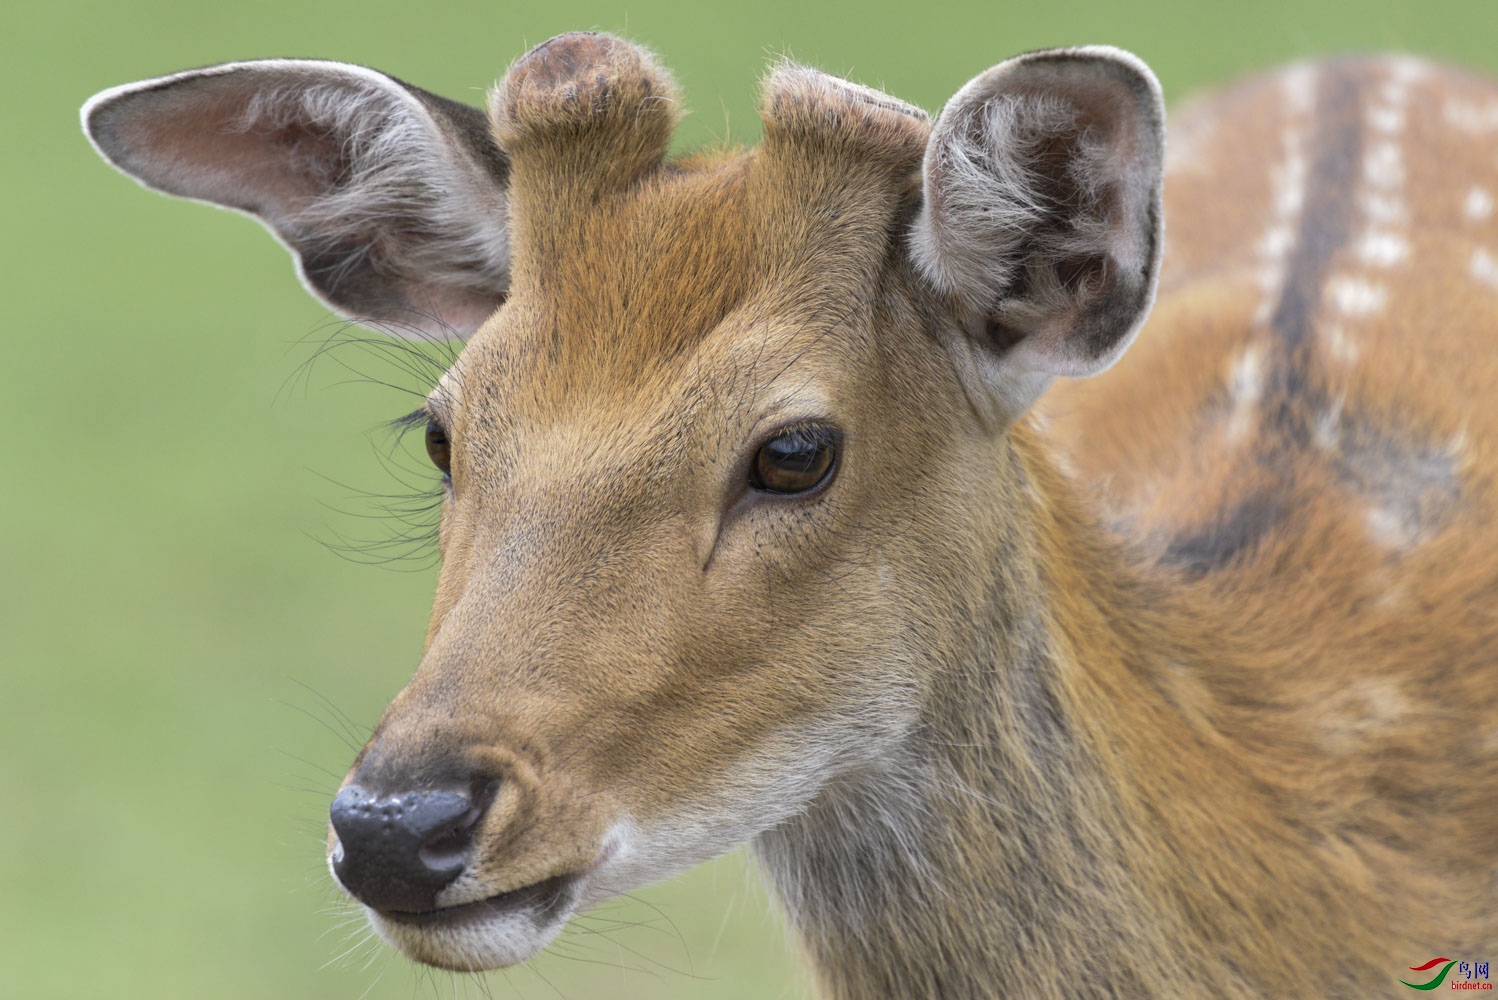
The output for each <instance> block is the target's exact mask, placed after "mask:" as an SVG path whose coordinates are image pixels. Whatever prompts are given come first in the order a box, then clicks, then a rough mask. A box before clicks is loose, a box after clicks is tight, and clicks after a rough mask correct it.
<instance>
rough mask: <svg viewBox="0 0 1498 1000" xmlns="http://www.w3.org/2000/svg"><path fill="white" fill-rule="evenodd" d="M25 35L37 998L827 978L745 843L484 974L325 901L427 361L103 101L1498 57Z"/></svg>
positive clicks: (930, 86)
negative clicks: (136, 170) (92, 140)
mask: <svg viewBox="0 0 1498 1000" xmlns="http://www.w3.org/2000/svg"><path fill="white" fill-rule="evenodd" d="M0 26H3V30H0V56H3V58H0V74H4V79H3V88H0V93H3V95H4V96H3V100H4V106H5V114H4V118H3V124H4V127H5V129H6V132H7V136H6V140H5V142H4V143H3V146H0V170H3V178H4V192H5V196H4V199H3V204H0V212H3V218H4V235H5V239H4V244H3V249H0V254H3V258H0V260H3V267H0V282H3V283H4V296H3V302H4V303H5V312H6V314H7V318H6V326H7V329H6V331H5V345H4V349H3V351H0V375H3V380H4V381H3V391H0V414H3V416H4V418H5V420H4V426H5V427H7V428H9V430H8V432H7V433H6V434H5V435H3V437H0V442H3V444H0V448H3V453H0V459H3V460H0V524H3V526H4V527H3V529H0V567H3V572H0V670H3V672H4V674H3V678H4V685H3V688H0V765H3V766H0V997H6V998H10V997H16V998H32V997H152V998H162V997H216V998H217V997H222V998H232V997H272V996H274V997H284V998H288V1000H289V998H298V997H351V998H352V997H369V998H379V997H446V996H492V997H496V998H497V997H511V996H518V997H552V996H566V997H572V998H577V997H583V998H590V997H600V998H601V997H663V998H664V997H695V998H728V997H800V996H805V995H808V993H809V991H808V989H807V987H806V985H805V980H804V977H803V976H802V975H801V974H800V971H799V969H798V964H797V958H796V955H795V951H794V947H793V945H792V944H791V943H790V942H789V940H788V938H787V936H786V934H785V932H784V930H783V929H782V927H781V925H780V923H779V921H778V918H777V917H776V916H775V914H774V909H773V906H772V904H771V902H770V901H769V900H768V899H767V897H766V895H765V893H764V891H763V890H762V889H761V888H760V887H759V884H758V881H757V879H756V877H755V875H754V873H753V871H752V870H751V869H750V866H749V865H748V864H747V863H746V862H745V861H744V860H743V859H741V858H739V857H733V858H729V859H726V860H724V861H720V862H718V863H716V864H714V865H709V866H706V867H704V868H702V869H699V870H697V871H696V872H694V873H692V874H691V875H689V876H687V877H685V878H683V879H680V880H677V881H676V882H673V883H671V884H668V885H665V886H658V887H655V888H651V889H647V890H644V891H642V892H640V893H638V894H637V896H636V898H635V899H634V900H631V901H627V902H625V903H622V904H620V905H618V906H614V907H610V908H605V909H604V910H602V911H599V913H598V914H597V915H595V916H593V917H590V918H587V919H585V920H583V921H580V922H579V925H578V926H577V927H576V928H575V929H574V930H573V931H570V932H569V934H568V935H567V936H566V937H564V938H563V940H562V942H561V943H560V944H559V945H558V946H557V947H555V948H554V949H553V953H550V954H548V955H546V956H545V957H543V958H542V959H541V960H539V961H538V962H536V963H534V965H533V967H531V968H524V969H516V970H510V971H509V972H508V973H496V974H493V975H491V976H488V977H486V978H484V979H477V978H472V977H452V976H448V975H446V974H438V973H431V972H427V971H417V970H415V969H414V968H413V967H411V966H409V965H408V964H406V963H405V962H403V961H401V960H399V959H397V958H396V957H395V956H393V955H392V954H388V953H386V952H385V951H384V950H383V949H381V948H379V947H376V946H375V945H373V944H371V943H369V942H368V940H367V936H366V935H365V934H364V933H363V931H362V930H361V929H360V928H361V924H360V921H359V920H358V918H357V915H356V914H354V913H352V911H351V910H350V909H349V908H348V907H347V906H345V905H343V904H340V903H339V902H338V896H337V893H336V892H335V891H334V890H333V889H332V888H331V886H330V885H329V880H328V877H327V875H326V873H325V871H324V868H323V864H322V828H323V822H324V818H325V816H326V809H327V802H328V797H329V794H330V792H331V790H332V789H333V788H334V787H335V786H336V784H337V781H338V777H339V775H340V774H341V773H342V771H343V769H344V767H345V766H346V765H347V763H348V761H349V759H350V758H351V756H352V754H353V749H352V747H351V744H357V742H358V741H359V739H360V737H361V736H362V733H363V732H365V731H367V729H368V727H369V726H370V725H371V724H372V723H373V722H374V721H375V719H376V718H377V717H378V714H379V711H380V709H381V708H382V707H383V705H384V703H385V701H386V700H387V699H388V698H389V697H390V696H391V695H393V694H394V693H395V691H396V690H397V689H398V688H399V687H400V685H401V684H402V683H403V682H404V680H405V679H406V677H407V676H408V675H409V673H410V671H411V670H412V669H413V667H414V665H415V663H416V659H417V656H418V654H419V651H420V645H421V639H422V633H423V629H424V626H425V616H426V611H427V602H428V600H429V595H430V591H431V588H432V585H433V580H434V572H433V571H432V569H431V568H430V566H429V562H430V560H425V561H423V560H422V559H420V558H418V559H417V560H415V561H413V562H406V563H401V564H397V565H395V566H394V567H390V568H379V567H370V566H366V565H361V564H359V563H358V562H357V561H350V560H347V559H343V558H340V557H339V556H338V555H337V554H336V553H335V552H333V551H330V549H329V547H327V546H326V545H324V544H321V542H323V541H328V540H336V539H338V538H340V537H345V536H356V537H364V538H372V539H376V540H378V539H381V538H388V537H390V536H391V535H392V534H394V533H396V532H398V531H399V530H401V529H402V526H401V525H400V524H398V523H396V524H388V523H386V522H385V521H383V520H381V519H379V518H376V519H373V520H371V519H369V518H368V517H366V516H365V515H369V514H372V513H377V511H378V508H379V506H380V503H379V502H378V501H377V500H374V499H371V498H370V497H369V496H365V495H361V493H360V492H359V491H361V490H362V491H368V492H369V493H374V494H384V493H399V492H402V491H403V490H405V489H406V488H407V487H406V486H403V485H402V482H403V481H409V480H410V479H411V478H412V476H411V474H409V473H401V472H400V468H402V467H406V468H416V469H419V468H420V462H419V461H410V460H407V459H404V458H401V455H402V454H403V453H402V452H401V451H399V450H397V451H396V452H395V455H396V459H395V465H396V466H397V468H396V469H395V470H394V471H392V470H391V469H390V468H389V465H390V462H389V460H388V459H387V458H385V457H384V456H386V455H388V454H389V450H390V449H391V448H392V447H396V446H395V445H393V444H392V442H391V440H390V439H389V438H388V437H386V436H383V435H382V434H381V433H379V432H375V433H371V428H375V427H377V426H378V425H379V424H381V422H383V421H385V420H388V419H389V418H392V417H395V416H398V415H400V414H402V413H405V412H406V411H408V410H410V409H411V408H412V407H413V406H414V403H413V401H412V397H411V396H410V395H408V390H422V389H424V388H425V386H424V385H423V384H422V379H423V377H424V376H423V375H422V374H421V373H420V372H418V373H416V374H414V375H413V374H412V373H410V372H407V371H404V370H402V368H401V367H400V366H399V365H395V364H392V363H390V361H389V360H388V359H385V358H382V357H381V356H380V353H379V352H378V351H377V350H370V349H365V348H359V347H357V346H344V347H338V348H336V349H334V350H332V351H330V352H328V353H327V354H326V355H325V356H323V357H321V358H317V357H316V355H317V348H318V345H320V344H322V343H323V342H324V341H325V339H326V338H327V337H328V335H329V334H330V333H333V332H334V331H335V330H336V329H337V327H336V325H335V324H331V323H330V322H329V317H328V315H327V313H326V312H325V311H324V310H323V309H321V308H320V307H319V306H318V305H317V304H316V303H314V302H313V301H312V300H311V299H309V298H307V297H306V296H305V295H304V294H303V293H302V292H301V290H300V289H299V288H298V287H297V285H296V283H295V281H294V279H293V276H292V271H291V265H290V263H289V261H288V259H287V258H286V256H285V254H284V253H283V251H282V250H281V249H280V248H279V247H278V246H276V245H275V243H274V242H273V241H272V240H270V239H269V238H268V237H267V236H266V235H265V233H264V232H262V231H261V230H260V229H259V228H258V227H257V226H255V225H254V224H252V223H250V222H248V221H245V220H243V219H240V218H236V217H234V216H231V215H227V214H223V213H216V212H211V211H208V210H206V209H204V208H202V207H200V206H196V205H191V204H186V203H180V202H172V201H169V200H167V199H163V198H160V197H158V196H155V195H152V194H149V193H147V192H145V191H142V190H140V189H139V188H137V187H136V186H135V185H133V184H131V183H130V182H129V181H127V180H125V179H124V178H122V177H120V176H118V175H117V174H115V173H114V172H112V171H111V170H109V169H108V168H106V167H105V166H104V165H103V163H101V162H99V161H98V160H97V159H96V158H95V157H94V155H93V154H92V152H91V151H90V150H89V148H88V145H87V144H86V143H85V142H84V140H83V138H82V137H81V136H80V135H79V133H78V128H77V125H76V121H77V110H78V106H79V105H80V104H81V103H82V102H83V101H84V100H85V99H86V98H87V97H88V96H89V95H90V94H92V93H93V92H95V91H97V90H100V89H102V88H104V87H108V86H112V85H114V84H118V83H123V82H126V81H130V80H136V79H140V78H143V77H148V76H155V75H158V74H162V73H166V72H170V71H173V70H177V69H182V68H186V67H190V66H198V65H203V64H206V63H213V62H219V61H223V60H231V59H245V58H252V57H257V56H276V55H281V56H313V57H322V58H330V59H342V60H348V61H352V62H358V63H365V64H368V65H372V66H375V67H378V68H381V69H384V70H386V71H388V72H391V73H394V74H395V75H397V76H400V77H402V78H404V79H407V80H410V81H412V82H413V83H418V84H420V85H422V86H424V87H426V88H428V89H431V90H435V91H437V92H439V93H442V94H446V95H448V96H451V97H455V98H458V99H465V100H467V101H469V102H470V103H474V104H481V103H482V100H483V92H484V88H485V87H486V86H487V85H488V84H490V83H491V82H492V81H493V80H494V79H495V78H496V76H497V75H498V74H499V73H501V72H502V70H503V69H504V67H505V65H506V64H507V63H508V62H509V61H510V60H511V59H513V58H514V57H515V56H517V55H519V54H520V53H521V52H522V51H524V50H525V48H526V47H528V46H529V45H532V44H535V43H536V42H539V41H542V40H544V39H546V38H548V37H550V36H551V35H553V34H556V33H558V32H561V31H564V30H569V29H576V28H601V29H607V30H614V31H619V32H622V33H625V34H627V35H629V36H630V37H632V38H634V39H636V40H638V41H641V42H644V43H645V44H647V45H649V46H651V47H653V48H654V49H655V50H656V51H657V52H659V53H661V54H662V56H663V57H664V58H665V60H666V61H667V63H668V64H669V65H671V66H672V67H674V69H675V71H676V73H677V75H678V78H679V79H680V81H681V83H682V84H683V86H684V87H685V89H686V91H687V95H688V100H689V103H690V106H691V107H693V108H694V109H695V111H694V113H693V114H692V115H691V116H690V117H689V118H688V119H687V120H686V123H685V125H684V126H683V128H682V130H681V132H680V134H679V145H682V146H687V145H695V144H698V143H702V142H708V141H713V140H716V139H721V138H723V137H724V136H729V137H731V138H732V139H733V140H735V141H740V142H752V141H753V140H754V139H755V138H756V137H757V135H758V132H759V125H758V121H757V119H756V117H755V115H754V111H753V108H754V95H755V89H756V88H755V81H756V79H757V77H758V75H759V74H760V72H761V71H762V69H763V67H764V65H765V63H766V61H767V59H769V58H771V57H772V56H774V55H776V54H779V53H782V52H788V53H790V54H792V55H793V56H794V57H796V58H797V59H800V60H802V61H804V62H809V63H812V64H815V65H817V66H820V67H822V68H824V69H827V70H831V71H834V72H837V73H840V74H844V75H847V76H850V77H851V78H853V79H855V80H858V81H860V82H863V83H867V84H871V85H874V86H879V87H883V88H885V89H887V90H889V91H891V92H892V93H895V94H897V95H899V96H901V97H903V98H906V99H907V100H911V101H914V102H916V103H918V104H922V105H924V106H925V107H927V108H930V109H933V110H934V109H936V108H938V107H940V105H941V104H942V102H943V101H944V100H945V99H946V97H947V96H948V95H949V94H951V93H952V92H953V91H954V90H956V89H957V88H958V87H959V86H960V85H961V84H962V83H963V82H964V81H965V80H966V79H968V78H969V77H970V76H972V75H973V74H975V73H977V72H979V71H980V70H982V69H984V68H986V67H988V66H989V65H991V64H993V63H994V62H997V61H998V60H1000V59H1002V58H1004V57H1005V56H1007V55H1009V54H1011V53H1014V52H1017V51H1020V50H1023V49H1030V48H1036V47H1041V46H1048V45H1063V44H1077V43H1085V42H1106V43H1111V44H1115V45H1121V46H1124V47H1127V48H1130V49H1133V50H1134V51H1136V52H1138V53H1139V54H1140V55H1142V56H1143V57H1144V58H1145V59H1146V60H1148V61H1149V62H1150V63H1151V64H1153V66H1154V67H1155V69H1156V71H1157V72H1158V73H1159V75H1160V77H1161V79H1162V80H1163V82H1164V85H1165V90H1166V93H1167V95H1168V96H1169V97H1171V98H1172V99H1175V98H1178V97H1180V96H1181V95H1183V94H1186V93H1188V92H1191V91H1194V90H1197V89H1200V88H1202V87H1205V86H1208V85H1211V84H1214V83H1219V82H1222V81H1225V80H1228V79H1230V78H1232V77H1234V76H1236V75H1239V74H1241V73H1243V72H1245V71H1248V70H1251V69H1254V68H1259V67H1267V66H1270V65H1273V64H1275V63H1278V62H1281V61H1284V60H1287V59H1291V58H1296V57H1301V56H1306V55H1311V54H1316V53H1326V52H1336V51H1347V50H1368V49H1407V50H1412V51H1415V52H1420V53H1424V54H1428V55H1433V56H1438V57H1444V58H1449V59H1453V60H1456V61H1459V62H1463V63H1466V64H1468V65H1470V66H1474V67H1481V68H1486V69H1489V70H1492V69H1494V68H1498V46H1495V44H1494V43H1495V40H1498V7H1495V5H1494V3H1493V0H1470V2H1442V0H1427V2H1420V3H1392V2H1378V0H1366V2H1363V3H1359V4H1356V5H1346V6H1337V7H1331V6H1318V5H1316V4H1312V3H1306V2H1272V3H1257V4H1248V3H1241V2H1240V3H1234V4H1222V5H1208V4H1204V3H1170V2H1160V0H1150V2H1140V3H1132V4H1131V3H1123V2H1076V0H1073V2H1064V3H1051V4H1038V3H1033V2H1032V3H1022V4H1021V3H1014V4H1004V3H1000V2H997V0H987V2H982V3H970V4H966V5H959V4H942V3H938V2H934V0H932V2H925V3H920V4H907V3H894V2H890V0H864V2H862V3H859V4H857V5H850V6H846V7H844V6H834V5H818V4H816V3H812V2H810V0H789V2H788V0H769V2H761V3H754V4H750V3H743V4H739V5H736V6H734V7H724V8H714V7H711V6H709V5H707V4H697V5H688V6H681V7H673V6H671V5H669V4H667V3H665V2H662V0H614V2H577V0H553V2H550V3H546V4H535V5H527V6H523V5H517V4H509V5H506V4H494V5H479V4H455V3H446V2H438V3H434V4H431V5H414V4H409V3H402V4H396V3H392V2H389V0H359V2H352V0H339V2H326V3H324V2H311V0H302V2H296V3H292V2H287V0H262V2H260V3H254V4H250V3H245V4H233V5H230V4H210V3H202V2H194V3H189V2H183V0H133V2H129V3H120V2H112V3H104V2H86V3H83V2H76V0H63V2H58V3H37V2H34V0H21V2H20V3H19V5H18V4H17V3H16V0H11V2H10V3H9V4H7V5H6V10H5V13H4V14H3V15H0ZM381 383H393V385H384V384H381ZM408 444H409V442H408ZM417 446H418V447H419V443H417ZM423 476H424V474H420V473H418V474H417V475H416V478H417V479H421V478H422V477H423ZM340 484H343V485H340ZM417 485H425V484H424V483H418V484H417ZM392 569H393V570H402V569H404V570H409V572H399V571H392ZM345 717H346V718H347V719H348V720H351V721H349V722H345V721H343V720H344V718H345Z"/></svg>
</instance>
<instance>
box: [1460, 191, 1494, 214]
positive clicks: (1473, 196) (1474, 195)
mask: <svg viewBox="0 0 1498 1000" xmlns="http://www.w3.org/2000/svg"><path fill="white" fill-rule="evenodd" d="M1462 211H1463V212H1465V213H1466V215H1467V218H1469V219H1471V220H1472V221H1473V222H1482V221H1483V220H1484V219H1486V218H1487V217H1488V216H1490V215H1492V214H1493V196H1492V195H1491V194H1489V193H1488V192H1487V189H1486V188H1480V187H1477V186H1475V185H1474V186H1473V188H1472V189H1471V190H1470V191H1468V192H1467V199H1466V200H1465V201H1463V202H1462Z"/></svg>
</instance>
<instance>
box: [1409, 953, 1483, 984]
mask: <svg viewBox="0 0 1498 1000" xmlns="http://www.w3.org/2000/svg"><path fill="white" fill-rule="evenodd" d="M1442 962H1445V963H1446V964H1445V965H1441V963H1442ZM1488 964H1489V963H1488V961H1487V960H1486V959H1484V960H1483V961H1481V962H1479V961H1477V960H1475V959H1474V960H1472V961H1470V962H1458V961H1457V960H1456V959H1453V958H1433V959H1431V960H1430V961H1429V962H1426V963H1425V964H1424V965H1412V966H1410V971H1411V972H1429V971H1430V970H1431V969H1434V968H1435V967H1436V966H1438V965H1441V971H1440V972H1437V973H1436V975H1435V978H1434V979H1432V980H1431V981H1430V982H1428V983H1411V982H1406V981H1405V980H1403V979H1401V980H1400V982H1401V983H1404V985H1406V986H1408V987H1409V988H1410V989H1412V990H1433V989H1435V988H1436V987H1438V986H1440V985H1441V983H1443V982H1445V980H1446V974H1447V973H1449V972H1450V971H1451V967H1452V966H1456V975H1455V976H1453V977H1452V978H1451V988H1452V989H1454V990H1491V989H1492V988H1493V981H1492V980H1491V979H1489V978H1488Z"/></svg>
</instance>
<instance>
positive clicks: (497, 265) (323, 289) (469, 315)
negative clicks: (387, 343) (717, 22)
mask: <svg viewBox="0 0 1498 1000" xmlns="http://www.w3.org/2000/svg"><path fill="white" fill-rule="evenodd" d="M83 125H84V131H85V132H86V133H87V134H88V136H89V138H90V140H91V141H92V142H93V143H94V146H95V148H96V149H97V150H98V151H99V153H100V154H101V155H102V156H103V157H104V158H105V159H106V160H108V161H109V162H110V163H111V164H113V165H114V166H115V167H117V168H119V169H120V170H121V171H123V172H124V173H126V174H128V175H130V176H131V177H134V178H135V179H136V180H138V181H139V182H141V183H142V184H144V185H145V186H147V187H150V188H152V189H155V190H158V191H162V192H164V193H166V194H171V195H176V196H179V197H184V198H192V199H195V200H198V201H203V202H207V203H209V204H213V205H217V206H220V207H224V208H231V209H235V210H238V211H241V212H245V213H247V214H249V215H251V216H253V217H254V218H256V219H257V220H259V221H260V222H262V223H263V224H264V225H265V226H266V227H267V228H269V229H270V230H271V232H273V233H274V234H275V235H276V237H277V238H278V239H280V241H281V242H282V243H283V244H285V245H286V247H287V248H288V249H289V250H291V252H292V254H293V255H294V257H295V258H296V261H297V270H298V273H299V275H300V276H301V278H302V281H303V284H304V285H306V287H307V289H308V290H309V291H310V292H312V293H313V294H314V295H315V296H316V297H318V298H319V299H321V300H322V301H323V302H324V303H326V304H327V305H328V306H330V307H332V308H333V309H334V310H336V311H338V312H339V313H341V314H343V315H344V316H347V317H349V318H351V319H355V320H359V321H361V322H365V323H368V324H370V325H372V326H375V327H377V328H380V329H386V330H389V331H391V332H394V333H398V334H403V335H407V336H415V337H424V338H431V337H451V336H467V335H468V334H470V333H472V332H473V331H474V330H476V329H477V328H478V327H479V326H480V325H481V324H482V323H483V322H484V321H485V320H486V319H488V317H489V316H490V315H491V314H492V313H493V311H494V309H495V308H496V307H497V306H498V305H499V304H500V303H501V302H502V301H503V300H504V296H505V294H506V291H507V289H508V286H509V245H508V238H507V231H506V212H507V205H506V183H507V180H508V175H509V163H508V160H507V158H506V156H505V155H504V153H503V152H502V151H501V150H500V149H499V147H498V146H497V145H496V144H495V142H494V140H493V139H492V138H491V137H490V135H489V128H488V122H487V119H486V117H485V115H484V114H483V112H481V111H479V110H478V109H476V108H470V107H468V106H466V105H463V104H458V103H456V102H453V101H449V100H446V99H445V98H441V97H438V96H437V95H435V94H430V93H427V92H426V91H423V90H420V89H419V88H416V87H412V86H410V85H408V84H405V83H402V82H401V81H399V80H396V79H395V78H393V77H390V76H386V75H385V74H383V73H379V72H376V71H374V70H371V69H366V68H364V67H362V66H353V65H349V64H346V63H336V62H323V61H316V60H295V59H268V60H259V61H254V62H244V63H229V64H225V65H220V66H212V67H208V68H206V69H200V70H191V71H188V72H185V73H178V74H175V75H172V76H167V77H161V78H159V79H154V80H146V81H143V82H140V83H134V84H128V85H126V86H123V87H116V88H114V89H112V90H107V91H104V92H103V93H101V94H99V95H97V96H95V97H94V98H93V99H92V100H90V101H89V102H88V104H86V105H85V106H84V108H83Z"/></svg>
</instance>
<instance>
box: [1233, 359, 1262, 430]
mask: <svg viewBox="0 0 1498 1000" xmlns="http://www.w3.org/2000/svg"><path fill="white" fill-rule="evenodd" d="M1228 393H1229V395H1230V396H1231V398H1232V404H1233V412H1232V415H1231V416H1230V417H1229V418H1228V423H1227V428H1226V430H1225V432H1224V434H1225V435H1226V437H1227V439H1228V440H1229V441H1237V440H1239V439H1241V438H1243V437H1245V436H1246V435H1247V434H1248V432H1249V430H1250V429H1252V427H1253V422H1254V414H1255V413H1256V411H1257V409H1258V405H1259V400H1260V399H1262V398H1263V396H1264V348H1263V347H1261V346H1260V345H1258V344H1253V345H1250V346H1249V347H1247V348H1244V350H1243V353H1242V354H1240V355H1238V360H1236V361H1234V362H1233V367H1232V370H1231V371H1229V372H1228Z"/></svg>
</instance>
